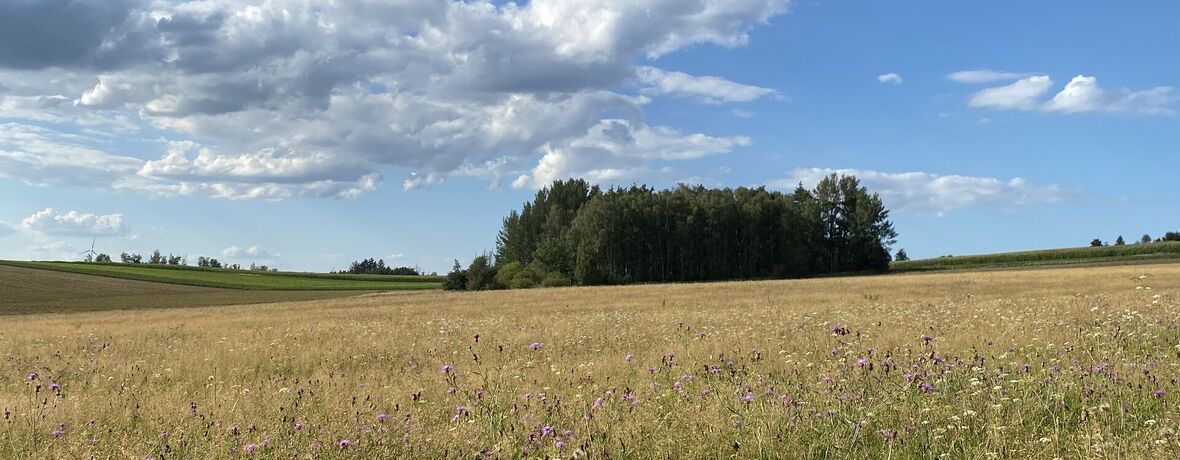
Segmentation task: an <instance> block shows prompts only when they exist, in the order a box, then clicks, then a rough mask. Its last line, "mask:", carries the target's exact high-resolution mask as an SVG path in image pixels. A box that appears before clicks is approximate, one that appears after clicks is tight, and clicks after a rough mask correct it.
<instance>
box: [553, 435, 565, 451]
mask: <svg viewBox="0 0 1180 460" xmlns="http://www.w3.org/2000/svg"><path fill="white" fill-rule="evenodd" d="M553 445H554V446H555V447H557V448H558V449H564V448H565V441H562V440H561V438H557V441H554V442H553Z"/></svg>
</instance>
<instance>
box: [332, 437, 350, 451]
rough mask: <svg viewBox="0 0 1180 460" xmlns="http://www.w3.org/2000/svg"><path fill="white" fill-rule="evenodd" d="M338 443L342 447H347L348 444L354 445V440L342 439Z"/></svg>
mask: <svg viewBox="0 0 1180 460" xmlns="http://www.w3.org/2000/svg"><path fill="white" fill-rule="evenodd" d="M336 445H338V446H340V447H341V448H342V449H347V448H348V446H351V445H352V441H349V440H348V439H341V440H340V442H338V443H336Z"/></svg>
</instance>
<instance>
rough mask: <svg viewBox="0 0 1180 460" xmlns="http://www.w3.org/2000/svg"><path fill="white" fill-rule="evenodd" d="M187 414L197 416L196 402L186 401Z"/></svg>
mask: <svg viewBox="0 0 1180 460" xmlns="http://www.w3.org/2000/svg"><path fill="white" fill-rule="evenodd" d="M188 416H189V417H196V416H197V403H195V402H190V403H188Z"/></svg>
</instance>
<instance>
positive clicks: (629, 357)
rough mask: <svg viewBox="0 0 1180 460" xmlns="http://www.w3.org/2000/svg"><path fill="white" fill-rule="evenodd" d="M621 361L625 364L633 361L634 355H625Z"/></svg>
mask: <svg viewBox="0 0 1180 460" xmlns="http://www.w3.org/2000/svg"><path fill="white" fill-rule="evenodd" d="M623 359H625V360H627V362H631V361H635V355H632V354H631V353H627V356H625V357H623Z"/></svg>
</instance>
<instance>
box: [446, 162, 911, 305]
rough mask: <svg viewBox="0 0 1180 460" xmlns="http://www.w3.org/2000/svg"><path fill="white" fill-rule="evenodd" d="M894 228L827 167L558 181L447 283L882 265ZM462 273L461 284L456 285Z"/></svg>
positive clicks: (693, 276) (600, 280)
mask: <svg viewBox="0 0 1180 460" xmlns="http://www.w3.org/2000/svg"><path fill="white" fill-rule="evenodd" d="M896 237H897V233H896V232H895V231H894V229H893V224H892V223H891V222H890V221H889V211H888V210H887V209H886V208H885V206H884V204H883V203H882V201H881V199H880V197H879V196H878V195H876V194H873V193H870V192H869V191H868V190H867V189H866V188H865V187H863V186H862V185H861V183H860V181H859V180H857V179H856V178H855V177H852V176H837V175H832V176H829V177H827V178H824V179H823V180H821V181H820V182H819V183H818V184H817V185H816V187H815V188H814V189H811V190H808V189H805V188H804V187H802V186H801V185H800V186H798V187H796V188H795V190H794V191H793V192H791V193H782V192H778V191H771V190H767V189H765V188H763V187H758V188H745V187H739V188H736V189H730V188H722V189H708V188H705V187H702V186H687V185H681V186H678V187H676V188H674V189H670V190H656V189H653V188H650V187H647V186H631V187H624V188H611V189H608V190H605V191H604V190H601V189H600V188H599V187H597V186H592V185H590V184H589V183H588V182H586V181H584V180H580V179H570V180H566V181H557V182H554V183H553V184H552V185H551V186H549V187H547V188H545V189H542V190H540V191H538V192H537V194H536V196H535V197H534V199H533V201H532V202H528V203H525V204H524V206H523V207H522V209H521V210H519V211H512V212H510V213H509V215H508V216H507V217H505V218H504V221H503V225H502V228H501V230H500V233H499V235H498V237H497V240H496V252H495V254H494V255H491V254H484V255H481V256H479V257H476V258H475V260H473V261H472V263H471V264H470V265H469V266H468V267H467V269H466V270H464V269H462V267H461V266H459V264H458V263H456V266H455V269H454V270H452V273H451V275H449V278H448V283H447V286H448V288H452V289H459V285H460V284H462V285H463V289H468V290H479V289H496V288H525V287H533V286H540V285H543V286H561V285H569V284H579V285H596V284H622V283H636V282H679V281H709V280H726V279H758V278H786V277H801V276H809V275H817V274H824V273H834V272H855V271H867V270H884V269H886V268H888V265H889V262H890V260H891V259H892V257H891V256H890V254H889V247H890V246H891V245H892V244H893V243H894V241H895V239H896ZM459 281H463V282H462V283H460V282H459Z"/></svg>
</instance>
